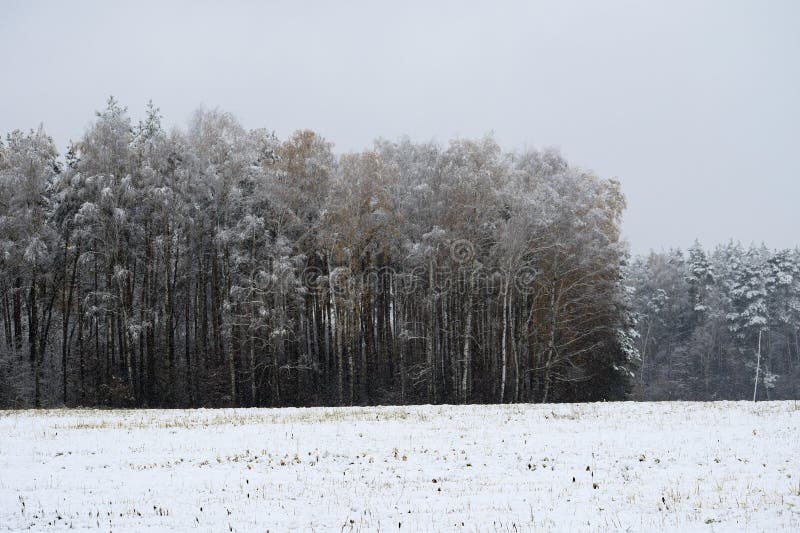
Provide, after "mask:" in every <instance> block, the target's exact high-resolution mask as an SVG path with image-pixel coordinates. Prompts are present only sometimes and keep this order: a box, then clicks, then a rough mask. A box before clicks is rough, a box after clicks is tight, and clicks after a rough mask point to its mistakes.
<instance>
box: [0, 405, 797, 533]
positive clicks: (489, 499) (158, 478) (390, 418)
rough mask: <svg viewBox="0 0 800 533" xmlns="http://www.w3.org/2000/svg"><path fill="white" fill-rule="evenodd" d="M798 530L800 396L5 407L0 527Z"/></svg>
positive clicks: (0, 423)
mask: <svg viewBox="0 0 800 533" xmlns="http://www.w3.org/2000/svg"><path fill="white" fill-rule="evenodd" d="M70 528H74V529H86V528H91V529H100V530H105V531H114V532H117V531H132V532H134V531H137V532H138V531H144V530H150V531H163V530H196V531H214V532H216V531H267V530H268V531H286V530H302V531H339V532H342V531H344V532H349V531H397V530H400V531H409V530H410V531H417V530H424V531H450V530H454V531H546V530H555V531H575V530H600V531H607V530H612V531H617V530H631V531H652V530H654V529H662V530H663V529H667V530H681V531H731V530H747V531H800V404H798V403H797V402H771V403H758V404H755V405H754V404H751V403H706V404H701V403H640V404H636V403H615V404H611V403H609V404H585V405H535V406H529V405H513V406H466V407H464V406H434V407H431V406H422V407H375V408H318V409H253V410H250V409H238V410H195V411H96V410H55V411H40V412H33V411H16V412H15V411H9V412H0V530H23V529H25V530H34V531H38V530H47V531H52V530H54V529H55V530H59V529H70Z"/></svg>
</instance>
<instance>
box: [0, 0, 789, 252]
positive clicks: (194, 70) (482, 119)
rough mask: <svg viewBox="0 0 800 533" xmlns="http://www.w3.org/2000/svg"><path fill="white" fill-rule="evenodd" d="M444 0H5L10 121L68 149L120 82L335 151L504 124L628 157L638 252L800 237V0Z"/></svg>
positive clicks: (123, 91)
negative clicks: (317, 140)
mask: <svg viewBox="0 0 800 533" xmlns="http://www.w3.org/2000/svg"><path fill="white" fill-rule="evenodd" d="M165 4H168V5H165ZM345 4H346V5H345ZM429 4H431V5H429ZM432 4H433V2H406V1H404V2H399V1H394V2H380V3H379V2H377V1H372V2H366V1H365V2H231V1H226V2H200V1H195V2H169V3H168V2H143V1H141V0H138V1H136V2H133V1H131V2H127V3H126V4H124V5H123V4H122V3H121V2H108V1H98V2H90V1H84V2H79V1H75V2H34V1H8V0H0V51H1V52H2V60H1V61H0V132H3V133H5V132H8V131H10V130H12V129H14V128H25V129H27V128H31V127H35V126H37V125H38V124H39V123H40V122H43V123H44V125H45V127H46V129H47V130H48V132H49V133H50V134H51V135H53V136H54V137H55V139H56V141H57V142H58V144H59V147H60V148H61V149H62V151H63V148H64V146H65V145H66V142H67V140H68V139H69V138H76V137H78V136H79V135H80V134H81V133H82V132H83V131H84V129H85V127H86V126H87V125H88V124H89V123H90V122H91V120H92V119H93V111H94V110H96V109H100V108H102V107H103V105H104V102H105V99H106V98H107V96H108V95H109V94H113V95H115V96H116V97H117V98H118V99H119V100H121V102H122V103H123V104H125V105H127V106H128V108H129V110H130V112H131V115H132V116H133V117H134V118H139V117H141V115H142V110H143V108H144V105H145V103H146V102H147V100H148V99H150V98H152V99H153V100H154V102H155V103H156V105H158V106H159V107H160V108H161V110H162V112H163V114H164V115H165V118H166V122H167V124H168V125H179V126H183V125H185V123H186V121H187V119H188V118H189V116H190V114H191V112H192V111H193V110H194V109H195V108H196V107H197V106H199V105H200V104H203V105H205V106H208V107H215V106H219V107H220V108H223V109H225V110H228V111H232V112H233V113H234V114H236V115H237V116H238V117H239V119H240V120H241V121H242V123H243V124H244V125H245V126H247V127H267V128H269V129H273V130H275V131H276V132H277V133H278V135H280V136H285V135H287V134H288V133H290V132H291V131H293V130H295V129H299V128H311V129H314V130H316V131H319V132H321V133H322V134H323V135H325V136H326V137H328V138H329V139H330V140H332V141H333V142H334V143H335V144H336V148H337V151H347V150H357V149H361V148H364V147H366V146H368V145H370V144H371V141H372V140H373V139H374V138H375V137H377V136H383V137H388V138H396V137H398V136H400V135H403V134H408V135H410V136H411V137H412V138H414V139H416V140H429V139H435V140H438V141H446V140H448V139H450V138H452V137H455V136H461V137H467V136H470V137H471V136H480V135H482V134H484V133H486V132H489V131H492V132H494V133H495V135H496V137H497V139H498V140H499V141H500V142H501V144H503V146H505V147H506V148H513V147H522V146H537V147H545V146H554V147H558V148H560V149H561V151H562V153H564V155H565V156H566V157H567V158H568V159H569V160H570V161H571V162H573V163H575V164H577V165H580V166H582V167H585V168H589V169H593V170H595V171H596V172H597V173H599V174H600V175H602V176H604V177H617V178H618V179H620V180H621V182H622V184H623V189H624V191H625V193H626V195H627V197H628V204H629V207H628V211H627V213H626V216H625V222H624V231H625V235H626V237H627V238H628V240H629V241H630V243H631V247H632V249H633V251H634V252H643V251H646V250H648V249H650V248H655V249H660V248H666V247H669V246H681V247H686V246H688V245H690V244H691V243H692V241H693V240H694V239H695V238H699V239H700V240H701V242H703V243H704V244H706V245H710V246H713V245H715V244H717V243H719V242H723V241H727V240H728V239H729V238H734V239H739V240H742V241H744V242H751V241H758V242H761V241H764V242H766V244H767V245H768V246H770V247H789V246H792V247H793V246H795V245H797V244H800V238H799V237H798V229H800V209H798V207H800V154H799V152H800V2H796V1H792V0H789V1H785V2H779V1H760V2H758V1H755V0H753V1H750V2H741V1H733V0H721V1H716V2H712V1H698V0H694V1H674V0H673V1H663V2H633V1H631V2H620V1H613V2H612V1H603V2H596V1H585V2H573V1H563V0H561V1H555V0H554V1H552V2H488V1H487V2H482V3H472V2H464V1H461V2H440V3H436V4H435V5H432Z"/></svg>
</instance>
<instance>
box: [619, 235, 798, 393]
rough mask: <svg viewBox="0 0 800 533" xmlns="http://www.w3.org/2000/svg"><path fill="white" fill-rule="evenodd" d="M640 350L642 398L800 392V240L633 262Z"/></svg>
mask: <svg viewBox="0 0 800 533" xmlns="http://www.w3.org/2000/svg"><path fill="white" fill-rule="evenodd" d="M627 279H628V283H629V284H630V285H631V287H632V289H633V294H634V297H633V309H634V312H635V314H636V316H637V318H638V320H637V322H638V325H637V332H638V339H637V348H638V350H639V353H640V356H641V363H640V369H639V371H638V378H637V379H636V389H637V390H636V397H639V398H644V399H654V400H669V399H682V400H743V399H753V398H756V399H790V398H798V397H800V249H797V248H796V249H794V250H774V251H771V250H768V249H767V248H766V247H764V246H750V247H743V246H742V245H741V244H739V243H734V242H731V243H728V244H725V245H721V246H718V247H716V248H715V249H714V250H711V251H707V250H705V249H704V248H703V247H702V246H701V245H700V244H699V243H695V244H694V245H693V246H691V247H690V248H689V249H688V251H687V252H683V251H681V250H670V251H667V252H661V253H651V254H650V255H649V256H647V257H640V258H637V259H636V260H635V261H633V262H632V264H631V266H630V268H629V269H628V277H627Z"/></svg>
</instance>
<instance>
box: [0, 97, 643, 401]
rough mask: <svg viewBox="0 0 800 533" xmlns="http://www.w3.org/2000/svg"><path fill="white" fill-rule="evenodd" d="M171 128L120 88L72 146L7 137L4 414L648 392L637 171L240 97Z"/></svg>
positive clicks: (0, 312)
mask: <svg viewBox="0 0 800 533" xmlns="http://www.w3.org/2000/svg"><path fill="white" fill-rule="evenodd" d="M161 120H162V117H161V116H160V113H159V111H158V109H157V108H155V107H154V106H153V105H152V104H151V105H149V106H148V108H147V110H146V113H145V118H144V119H143V120H141V121H139V122H137V123H134V122H133V121H132V120H131V118H130V117H129V115H128V113H127V110H126V109H125V108H124V107H122V106H121V105H120V104H119V103H118V102H117V101H116V100H114V99H113V98H111V99H109V101H108V103H107V106H106V107H105V109H103V110H102V111H100V112H98V113H97V116H96V118H95V120H94V122H93V123H92V124H91V126H90V127H88V129H87V130H86V131H85V133H84V134H83V135H82V136H81V137H80V139H79V140H77V141H75V142H71V143H70V145H69V147H68V149H67V150H66V153H64V154H63V156H62V155H60V154H59V153H58V151H57V149H56V147H55V145H54V142H53V140H52V139H51V138H50V137H49V136H48V135H47V134H46V133H45V132H44V130H43V129H42V128H41V127H40V128H39V129H38V130H36V131H30V132H21V131H14V132H11V133H10V134H8V136H7V137H6V140H5V141H4V142H2V143H0V322H2V341H1V344H0V405H3V406H28V405H30V406H37V407H38V406H57V405H85V406H148V407H173V406H286V405H297V406H300V405H353V404H380V403H393V404H404V403H444V402H449V403H482V402H492V403H497V402H545V401H582V400H604V399H608V400H612V399H622V398H626V397H629V395H630V393H631V391H632V389H633V387H634V386H635V385H636V378H635V375H636V374H635V371H636V370H637V366H638V360H639V358H638V354H637V349H638V348H639V346H638V344H637V343H638V339H636V329H635V313H634V309H633V307H632V305H633V302H632V300H631V296H630V294H629V292H628V291H627V290H626V286H625V284H624V283H622V279H623V273H624V268H625V265H626V263H627V260H628V255H627V251H626V246H625V244H624V243H623V242H622V241H621V240H620V235H619V226H620V220H621V216H622V213H623V210H624V207H625V200H624V197H623V195H622V193H621V191H620V187H619V184H618V183H617V182H616V181H614V180H608V179H601V178H599V177H597V176H595V175H594V174H592V173H591V172H587V171H584V170H581V169H579V168H577V167H574V166H572V165H570V164H568V163H567V161H565V160H564V159H563V158H562V157H561V156H560V155H559V154H558V153H557V152H554V151H551V150H545V151H537V150H532V149H531V150H524V151H515V152H504V151H503V150H501V149H500V147H499V146H498V145H497V143H496V142H495V141H494V140H493V139H492V138H491V137H485V138H480V139H458V140H453V141H451V142H449V143H448V144H447V145H446V146H442V145H439V144H437V143H432V142H431V143H415V142H412V141H410V140H408V139H401V140H399V141H387V140H378V141H376V142H375V143H374V145H373V146H372V147H371V148H370V149H368V150H364V151H362V152H356V153H347V154H342V155H336V154H335V153H334V151H333V147H332V144H331V143H330V142H328V141H327V140H326V139H324V138H323V137H321V136H320V135H319V134H317V133H314V132H312V131H308V130H304V131H298V132H295V133H294V134H292V135H291V136H289V137H288V138H287V139H278V138H277V137H276V135H275V134H274V133H272V132H270V131H268V130H264V129H254V130H248V129H245V128H244V127H242V126H241V125H240V124H239V123H238V122H237V120H236V119H235V118H234V117H233V116H232V115H230V114H229V113H226V112H222V111H219V110H199V111H197V112H196V114H195V115H194V116H193V118H192V119H191V120H190V122H189V124H188V127H187V128H185V129H183V130H178V129H176V130H173V131H170V132H167V131H165V129H164V128H163V127H162V123H161ZM640 328H641V326H640ZM651 338H652V339H655V338H656V335H653V336H652V337H651ZM652 342H655V341H650V340H648V343H652ZM648 351H649V352H650V353H652V352H654V351H655V350H652V349H651V350H648ZM650 353H648V359H647V363H648V364H653V363H651V361H652V360H653V359H650V358H655V357H656V356H655V355H650ZM646 368H647V367H646ZM647 370H648V371H649V372H651V373H652V372H653V371H654V370H652V367H650V368H647Z"/></svg>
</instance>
